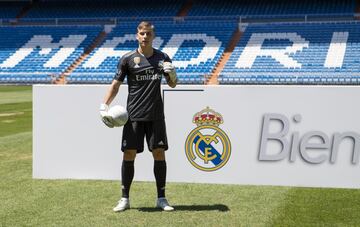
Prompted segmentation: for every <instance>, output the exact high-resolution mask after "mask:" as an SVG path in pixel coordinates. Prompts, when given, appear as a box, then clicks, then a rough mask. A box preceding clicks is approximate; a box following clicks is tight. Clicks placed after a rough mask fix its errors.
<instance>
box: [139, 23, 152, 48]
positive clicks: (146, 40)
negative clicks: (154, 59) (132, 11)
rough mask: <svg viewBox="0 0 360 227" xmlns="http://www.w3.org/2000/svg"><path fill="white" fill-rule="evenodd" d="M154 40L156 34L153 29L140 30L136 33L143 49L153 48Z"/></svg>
mask: <svg viewBox="0 0 360 227" xmlns="http://www.w3.org/2000/svg"><path fill="white" fill-rule="evenodd" d="M154 38H155V34H154V31H153V29H152V28H151V27H145V28H142V29H139V30H138V32H137V33H136V39H137V40H138V42H139V45H140V46H141V47H147V46H152V42H153V40H154Z"/></svg>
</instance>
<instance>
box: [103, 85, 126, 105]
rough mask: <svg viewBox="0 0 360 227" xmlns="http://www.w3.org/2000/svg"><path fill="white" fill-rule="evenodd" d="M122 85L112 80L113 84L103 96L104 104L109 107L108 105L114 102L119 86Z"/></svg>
mask: <svg viewBox="0 0 360 227" xmlns="http://www.w3.org/2000/svg"><path fill="white" fill-rule="evenodd" d="M121 84H122V82H121V81H118V80H113V82H112V83H111V85H110V88H109V90H108V92H107V93H106V95H105V98H104V104H106V105H110V103H111V102H112V101H113V100H114V98H115V96H116V95H117V93H118V92H119V88H120V85H121Z"/></svg>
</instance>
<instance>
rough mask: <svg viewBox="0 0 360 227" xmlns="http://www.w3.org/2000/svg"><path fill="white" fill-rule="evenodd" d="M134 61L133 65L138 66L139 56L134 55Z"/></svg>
mask: <svg viewBox="0 0 360 227" xmlns="http://www.w3.org/2000/svg"><path fill="white" fill-rule="evenodd" d="M134 63H135V66H134V68H139V67H140V66H139V64H140V57H134Z"/></svg>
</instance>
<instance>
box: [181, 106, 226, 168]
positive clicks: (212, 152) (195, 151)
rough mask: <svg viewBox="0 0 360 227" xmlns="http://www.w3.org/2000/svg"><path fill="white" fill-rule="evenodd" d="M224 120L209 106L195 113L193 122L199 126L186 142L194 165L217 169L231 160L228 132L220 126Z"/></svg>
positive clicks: (189, 157) (186, 148) (189, 158)
mask: <svg viewBox="0 0 360 227" xmlns="http://www.w3.org/2000/svg"><path fill="white" fill-rule="evenodd" d="M223 122H224V121H223V117H222V116H221V114H220V113H217V112H215V111H214V110H212V109H210V108H209V107H206V109H204V110H202V111H200V112H198V113H196V114H195V115H194V117H193V123H195V124H196V125H197V127H196V128H195V129H193V130H192V131H191V132H190V134H189V135H188V137H187V139H186V142H185V152H186V157H187V158H188V160H189V161H190V163H191V164H192V165H193V166H194V167H196V168H198V169H200V170H203V171H215V170H218V169H220V168H221V167H223V166H224V165H225V164H226V163H227V161H228V160H229V158H230V154H231V143H230V140H229V137H228V136H227V135H226V133H225V132H224V131H223V130H222V129H220V128H219V127H218V126H219V125H220V124H222V123H223Z"/></svg>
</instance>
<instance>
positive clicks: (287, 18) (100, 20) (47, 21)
mask: <svg viewBox="0 0 360 227" xmlns="http://www.w3.org/2000/svg"><path fill="white" fill-rule="evenodd" d="M359 17H360V13H351V14H301V15H300V14H299V15H238V16H186V17H178V16H175V17H96V18H20V19H14V18H2V19H0V26H8V25H74V24H75V25H99V24H100V25H103V24H110V25H117V24H120V23H127V22H137V21H139V20H149V21H153V22H173V23H179V22H180V23H181V22H183V21H198V22H204V21H219V22H221V21H228V20H235V21H238V22H239V23H240V24H241V23H264V22H271V23H276V22H322V21H323V22H329V21H341V22H343V21H352V20H356V19H357V18H359Z"/></svg>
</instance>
